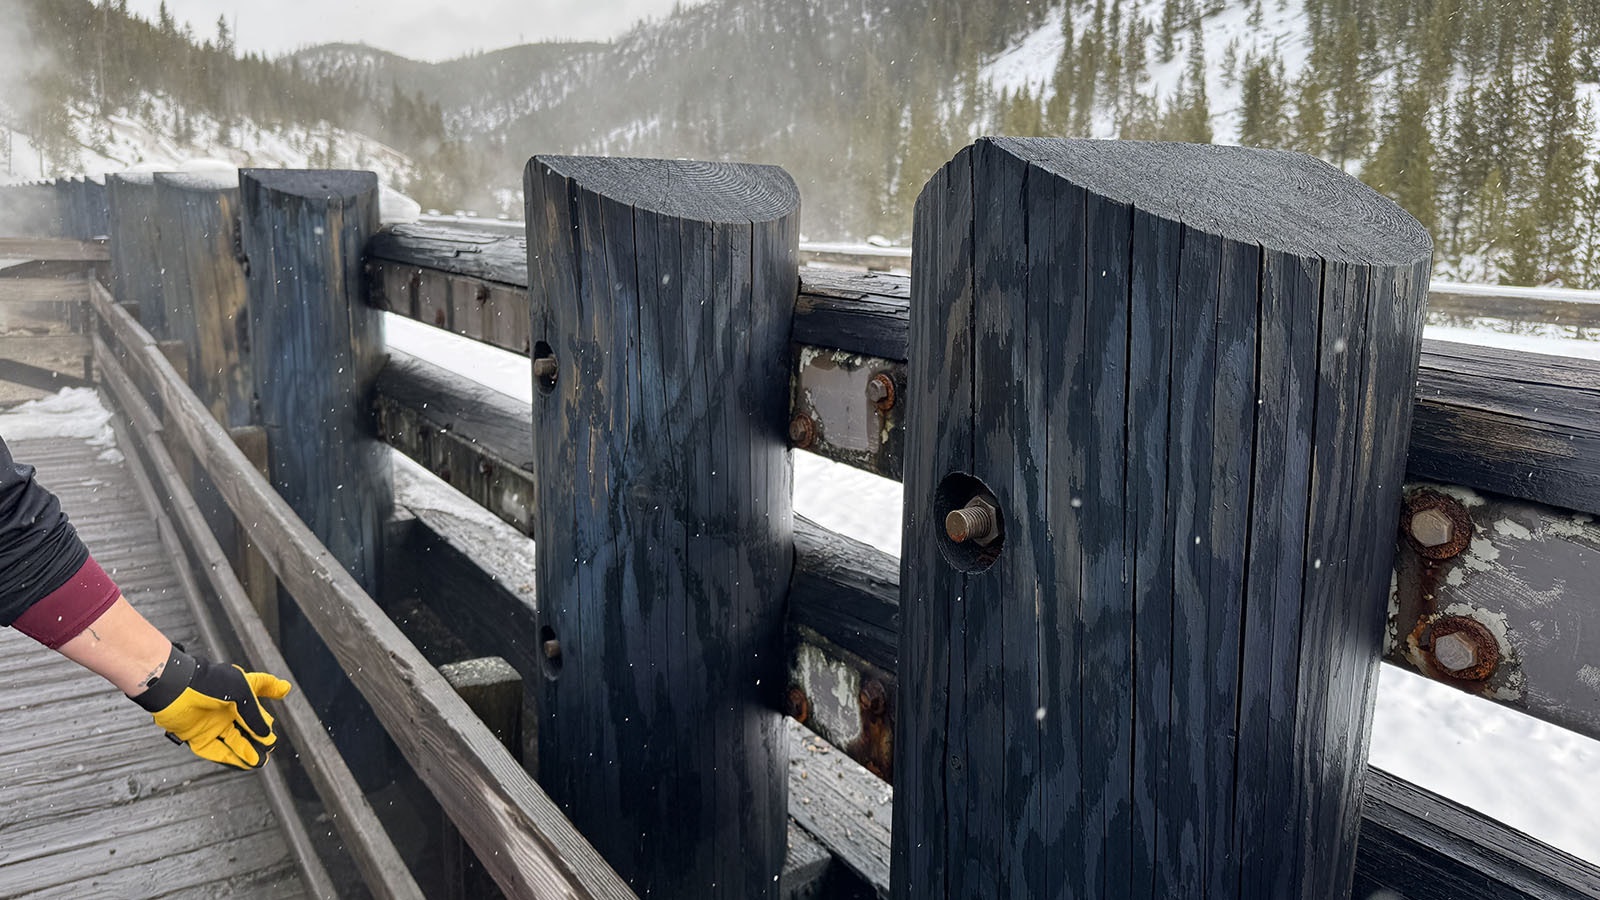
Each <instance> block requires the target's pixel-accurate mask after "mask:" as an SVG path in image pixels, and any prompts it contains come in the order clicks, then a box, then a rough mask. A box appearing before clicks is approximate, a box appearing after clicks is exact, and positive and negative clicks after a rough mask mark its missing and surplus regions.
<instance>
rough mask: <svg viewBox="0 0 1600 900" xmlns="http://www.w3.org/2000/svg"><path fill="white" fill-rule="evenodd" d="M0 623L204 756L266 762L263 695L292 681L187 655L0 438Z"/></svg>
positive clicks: (280, 691) (273, 739)
mask: <svg viewBox="0 0 1600 900" xmlns="http://www.w3.org/2000/svg"><path fill="white" fill-rule="evenodd" d="M0 625H9V626H12V627H14V628H16V629H17V630H18V631H21V632H22V633H24V634H26V635H28V636H29V637H31V638H33V639H34V640H36V641H38V642H39V643H41V644H44V645H45V646H46V647H49V648H51V649H53V650H56V651H57V652H59V653H61V654H62V655H63V656H66V657H67V658H68V659H71V660H72V661H74V662H76V663H78V664H80V665H82V666H84V667H85V668H87V669H89V670H90V671H93V672H95V673H96V674H98V675H100V676H101V677H103V678H105V679H106V680H107V681H109V682H111V683H112V684H113V685H115V686H116V687H117V689H118V690H120V691H122V692H123V693H124V694H127V695H128V696H129V698H130V699H132V700H133V702H135V703H137V704H138V705H139V706H141V707H142V708H144V709H145V710H146V711H148V712H149V713H150V714H151V716H152V717H153V718H154V719H155V723H156V725H158V726H159V727H160V728H161V729H162V730H164V731H165V732H167V735H168V737H169V738H171V739H172V740H174V741H177V742H179V743H184V744H187V745H188V746H189V749H190V750H192V751H194V753H195V754H196V755H198V756H200V757H202V758H204V759H209V760H211V761H213V762H217V763H222V764H224V765H230V766H237V767H239V768H257V767H259V766H261V765H263V764H264V763H265V762H266V760H267V756H268V754H270V753H271V751H272V747H273V746H274V745H275V744H276V743H277V735H276V734H275V733H274V732H273V729H272V716H271V715H269V714H268V713H267V711H266V710H265V709H263V708H262V706H261V703H260V699H262V698H267V699H279V698H282V697H283V696H285V695H287V694H288V692H289V683H288V682H287V681H284V680H282V679H280V678H276V677H274V676H272V675H268V674H265V673H261V672H248V673H247V672H245V671H244V670H243V669H241V668H239V667H238V666H227V665H219V664H216V663H212V662H210V661H209V660H207V659H205V658H204V657H200V656H191V655H190V654H188V653H186V652H185V651H184V649H183V648H182V647H180V646H178V645H176V644H174V643H173V642H172V641H170V640H168V639H167V637H166V635H164V634H162V633H161V631H160V630H159V629H157V628H156V627H155V626H154V625H151V624H150V622H148V621H147V620H146V619H145V618H144V616H142V615H140V614H139V612H138V611H137V610H135V609H134V608H133V606H132V605H130V604H129V603H128V601H127V599H126V598H124V597H123V596H122V592H121V591H120V590H119V589H118V588H117V585H116V583H115V582H113V581H112V580H111V578H110V576H108V575H107V574H106V573H105V571H104V570H102V569H101V568H100V566H99V565H98V564H97V563H96V562H95V561H94V559H93V558H92V557H91V556H90V555H89V551H88V549H87V548H86V547H84V546H83V543H82V542H81V541H80V540H79V539H78V536H77V532H76V531H75V530H74V529H73V527H72V525H71V524H70V523H69V522H68V521H67V517H66V515H65V513H63V512H62V511H61V505H60V503H59V501H57V499H56V497H55V495H53V494H51V493H50V492H49V491H47V490H45V489H44V488H43V487H42V486H40V485H39V484H38V482H36V481H35V480H34V478H33V467H31V466H23V465H18V464H16V462H15V461H13V460H12V458H11V451H10V449H9V448H7V447H6V445H5V442H4V441H3V440H0Z"/></svg>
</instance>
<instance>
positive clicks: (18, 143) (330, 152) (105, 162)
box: [0, 95, 416, 187]
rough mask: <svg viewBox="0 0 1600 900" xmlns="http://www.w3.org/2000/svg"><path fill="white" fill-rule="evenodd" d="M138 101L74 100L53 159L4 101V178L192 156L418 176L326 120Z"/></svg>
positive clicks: (390, 179)
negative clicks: (222, 113) (258, 116)
mask: <svg viewBox="0 0 1600 900" xmlns="http://www.w3.org/2000/svg"><path fill="white" fill-rule="evenodd" d="M138 106H139V108H138V109H137V110H133V111H130V110H124V111H121V112H116V113H112V114H111V115H109V116H107V117H105V118H101V117H100V116H99V115H98V114H97V113H96V112H95V111H94V110H93V109H91V108H89V107H88V106H87V105H85V104H74V105H72V106H71V107H69V109H68V115H69V117H70V120H71V133H72V135H73V142H72V145H71V146H69V147H67V148H64V152H61V151H58V152H57V153H56V154H55V158H54V160H53V161H52V159H51V155H50V154H48V153H46V152H44V151H43V149H42V148H40V147H37V146H35V144H34V142H33V140H32V139H31V138H30V137H29V135H28V134H27V133H25V132H23V131H21V130H13V129H11V128H8V127H7V126H6V125H5V124H4V122H6V121H7V120H8V117H7V116H6V115H5V110H4V108H3V104H0V183H18V182H25V181H33V180H36V179H40V178H49V177H54V176H57V175H100V174H104V173H107V172H120V171H123V170H126V169H130V168H134V167H141V168H161V167H176V166H178V165H180V164H182V163H183V162H185V161H186V160H192V159H214V160H222V161H224V162H228V163H231V164H232V165H234V166H240V167H247V166H257V167H263V168H307V167H322V168H352V169H366V170H370V171H373V172H376V173H377V175H378V179H379V181H381V182H383V183H384V184H386V185H390V186H394V187H403V186H404V185H405V184H407V183H408V182H409V181H410V180H411V179H412V178H413V177H415V175H416V165H415V164H414V163H413V162H412V161H411V160H410V159H409V158H407V157H406V156H405V155H404V154H401V153H399V152H397V151H395V150H394V149H392V148H390V147H387V146H385V145H384V144H382V143H379V142H378V141H375V140H373V139H371V138H369V137H367V136H365V135H362V134H358V133H356V132H352V131H347V130H345V129H342V128H338V127H335V126H333V125H331V124H329V123H326V122H323V123H318V124H317V125H314V126H309V127H300V126H296V127H279V128H273V127H263V126H260V125H257V124H255V123H253V122H249V121H237V122H234V123H232V124H230V125H229V126H228V127H224V126H223V124H222V123H220V122H218V121H216V120H215V119H213V118H211V117H210V116H206V115H201V114H188V113H185V112H184V111H182V110H179V109H178V108H177V107H176V106H175V105H174V104H173V103H172V102H171V101H170V100H169V99H167V98H165V97H161V96H152V95H146V96H145V98H144V99H143V101H142V102H141V103H140V104H139V105H138ZM185 135H186V136H187V138H186V139H184V138H183V137H182V136H185Z"/></svg>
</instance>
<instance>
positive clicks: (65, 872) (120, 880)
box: [0, 438, 305, 898]
mask: <svg viewBox="0 0 1600 900" xmlns="http://www.w3.org/2000/svg"><path fill="white" fill-rule="evenodd" d="M9 443H10V446H11V450H12V452H13V454H14V455H15V457H16V458H17V459H18V460H19V461H21V462H25V463H27V464H29V465H33V466H36V467H37V468H38V472H39V474H38V478H39V480H40V482H41V483H42V484H44V485H45V486H46V487H48V488H50V489H51V490H52V491H54V492H55V493H56V495H57V496H59V497H60V498H61V503H62V506H63V508H64V509H65V510H66V511H67V514H68V516H69V517H71V519H72V520H73V524H74V525H75V526H76V527H77V529H78V532H79V535H80V536H81V537H82V538H83V540H84V542H85V543H86V544H87V545H88V546H89V549H90V552H92V553H93V554H94V555H95V558H96V560H97V561H99V562H100V563H101V564H102V565H103V566H104V567H105V568H106V570H107V571H108V572H109V573H111V575H112V577H113V578H114V579H115V580H116V581H117V583H118V586H119V587H121V588H122V590H123V593H124V594H125V595H126V596H127V597H128V599H129V601H130V602H132V603H133V605H134V606H135V608H137V609H139V610H140V611H141V612H142V613H143V614H144V615H145V616H146V617H147V618H149V619H150V620H151V621H152V622H154V623H155V624H156V625H157V627H159V628H161V629H162V630H163V631H164V632H166V633H167V634H168V636H170V637H173V638H174V639H176V640H179V641H188V642H190V646H191V647H192V646H195V644H196V642H195V638H196V635H197V628H196V625H195V623H194V622H193V620H192V614H191V612H190V611H189V609H188V607H187V605H186V603H185V600H184V597H183V592H182V588H181V584H180V582H179V580H178V578H177V575H176V570H175V569H174V568H173V561H172V560H171V559H169V558H168V556H167V554H166V552H165V550H164V549H163V548H162V545H161V543H160V541H159V539H158V537H157V532H156V528H155V525H154V520H153V519H152V517H151V514H150V512H149V511H148V510H147V509H146V508H145V507H144V503H143V501H142V500H141V498H140V495H139V494H138V493H137V490H136V488H135V486H134V484H133V482H132V479H131V474H130V473H129V471H128V469H127V463H126V462H124V461H123V460H121V459H120V458H115V457H112V458H105V457H104V451H105V449H106V448H105V447H104V446H92V445H91V444H89V443H88V442H87V441H84V440H81V439H73V438H30V439H20V440H16V441H11V442H9ZM0 661H3V663H0V720H3V721H4V723H5V727H4V729H3V730H0V832H3V833H4V835H5V838H4V840H3V841H0V896H6V897H74V898H77V897H119V898H121V897H156V896H167V895H174V894H176V895H182V894H185V893H187V894H189V895H192V896H199V895H201V894H202V893H203V894H204V895H205V896H208V897H219V896H223V897H225V896H248V897H252V898H256V897H301V896H305V888H304V885H303V884H302V883H301V880H300V876H299V874H298V872H297V870H296V868H295V865H294V860H293V857H292V856H291V854H290V852H289V850H288V847H287V845H286V844H285V842H284V840H283V838H282V836H281V835H280V833H279V831H278V823H277V821H276V819H275V817H274V815H273V813H272V811H271V808H270V807H269V806H268V804H267V803H266V797H265V793H264V791H263V787H262V784H261V780H260V778H259V777H257V776H254V775H252V774H249V773H242V772H239V771H236V770H232V769H226V768H223V767H220V766H216V765H213V764H211V763H207V762H205V761H203V760H200V759H198V758H196V757H194V756H193V755H192V754H190V753H189V752H188V751H187V750H186V749H184V748H181V747H174V746H172V745H171V744H169V743H167V742H166V741H165V740H163V739H162V738H161V735H160V733H159V731H157V730H156V729H155V728H154V727H153V726H152V725H151V724H150V722H149V718H148V716H147V715H146V714H145V713H144V712H143V711H141V710H140V709H139V708H138V707H136V706H134V705H133V704H131V703H129V702H128V701H127V700H126V699H125V698H123V697H121V696H120V695H118V694H117V692H116V691H115V690H114V689H112V688H110V687H109V686H108V685H106V684H105V683H104V682H103V681H102V680H101V679H100V678H99V677H98V676H96V675H94V674H93V673H90V672H88V671H87V670H84V669H81V668H79V667H78V666H76V665H75V664H72V663H70V662H68V661H67V660H65V659H64V658H62V657H60V656H58V655H57V654H55V653H54V652H52V651H49V650H46V649H44V648H43V647H40V646H39V645H38V644H35V643H34V642H33V641H31V640H29V639H28V638H26V637H25V636H23V635H22V634H20V633H18V632H15V631H12V630H10V629H0ZM207 809H217V810H223V809H225V810H227V813H226V815H218V816H210V815H205V814H203V811H204V810H207ZM197 811H201V812H199V813H197Z"/></svg>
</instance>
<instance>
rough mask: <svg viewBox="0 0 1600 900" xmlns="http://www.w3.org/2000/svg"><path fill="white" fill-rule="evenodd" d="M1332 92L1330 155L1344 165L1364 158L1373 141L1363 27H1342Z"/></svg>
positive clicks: (1336, 43) (1349, 23)
mask: <svg viewBox="0 0 1600 900" xmlns="http://www.w3.org/2000/svg"><path fill="white" fill-rule="evenodd" d="M1332 62H1333V78H1332V82H1333V90H1332V96H1331V98H1330V99H1331V100H1332V104H1331V110H1330V113H1331V114H1330V116H1329V118H1328V147H1327V150H1328V154H1329V155H1330V156H1331V157H1332V158H1333V161H1334V162H1335V163H1336V164H1338V165H1340V166H1343V165H1344V164H1345V163H1346V162H1348V161H1349V160H1351V159H1354V158H1357V157H1360V156H1363V155H1365V154H1366V152H1367V145H1368V144H1369V143H1370V142H1371V140H1372V132H1371V126H1370V125H1369V123H1368V107H1369V105H1370V104H1371V102H1372V95H1371V89H1370V88H1369V86H1368V84H1367V81H1366V79H1365V78H1363V77H1362V76H1361V28H1360V25H1359V24H1358V23H1357V22H1354V21H1346V22H1344V23H1341V25H1340V26H1339V34H1338V37H1337V38H1336V39H1335V45H1334V55H1333V60H1332Z"/></svg>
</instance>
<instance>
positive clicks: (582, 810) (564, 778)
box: [525, 157, 800, 898]
mask: <svg viewBox="0 0 1600 900" xmlns="http://www.w3.org/2000/svg"><path fill="white" fill-rule="evenodd" d="M525 185H526V197H527V213H528V218H527V221H528V270H529V278H530V282H531V294H532V309H533V313H532V328H533V330H532V336H533V340H534V342H535V344H534V354H533V355H534V374H535V378H536V384H535V388H536V395H535V397H534V406H533V429H534V435H535V467H534V471H535V473H536V475H537V477H538V487H537V500H536V502H535V504H534V515H535V529H534V534H535V538H536V541H537V544H536V546H537V551H536V552H537V563H538V564H537V572H538V596H539V620H540V623H541V629H542V633H541V636H540V639H541V641H542V642H543V646H544V647H545V649H546V651H547V656H548V661H547V674H548V676H549V677H548V678H547V680H546V682H545V685H544V689H543V692H542V696H541V698H540V700H541V708H540V725H539V775H540V781H541V783H542V784H544V786H545V789H546V790H548V791H549V792H550V795H551V797H552V798H554V799H555V800H556V801H557V802H558V803H560V804H561V807H562V809H563V810H564V811H565V812H566V813H567V815H568V816H570V817H572V820H573V822H574V823H575V824H576V825H577V826H578V828H579V829H580V830H581V831H582V832H583V833H584V835H585V836H586V837H587V838H588V839H589V840H590V841H592V842H593V843H594V845H595V847H596V849H598V850H600V852H601V853H602V854H603V855H604V856H605V857H606V859H607V860H608V861H610V862H611V864H612V865H613V866H615V867H616V869H617V871H618V872H619V873H620V874H621V875H622V876H623V877H624V878H626V879H627V880H628V881H629V883H630V884H631V885H632V886H633V889H634V890H635V891H637V892H638V893H639V894H640V896H646V895H648V896H652V897H665V898H691V897H693V898H701V897H727V898H746V897H771V896H776V893H777V890H778V883H777V875H778V872H779V870H780V868H781V866H782V864H783V859H784V852H785V847H786V821H787V797H788V793H787V789H786V779H787V750H786V745H785V743H784V738H783V733H782V731H781V727H780V721H781V720H780V718H779V716H778V715H777V714H776V713H775V712H772V710H775V709H778V708H780V707H779V706H778V701H779V697H780V694H781V690H782V687H783V684H784V680H783V660H782V656H783V646H782V625H783V610H784V600H785V596H786V593H787V589H788V585H789V575H790V569H791V567H792V558H793V545H792V538H791V534H792V517H791V507H790V490H791V488H790V463H789V451H788V444H787V440H786V436H785V428H786V425H785V423H786V421H787V417H786V410H787V409H788V385H789V375H788V362H789V321H790V318H791V315H792V312H793V307H794V300H795V291H796V289H797V286H798V269H797V256H796V251H797V241H798V226H799V206H800V204H799V196H798V193H797V191H796V189H795V186H794V183H793V181H791V180H790V178H789V176H788V175H787V174H785V173H784V172H783V171H782V170H781V169H776V168H772V167H767V166H749V165H732V164H712V163H690V162H668V161H661V160H632V159H580V158H572V157H537V158H535V159H533V160H532V161H530V162H529V164H528V169H527V174H526V182H525Z"/></svg>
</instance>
